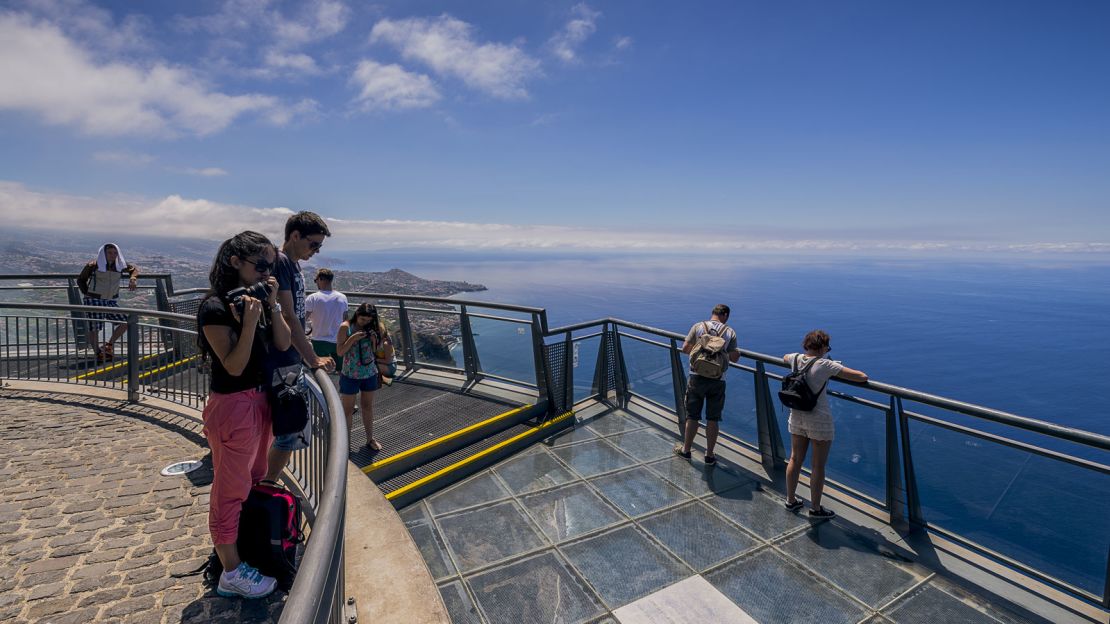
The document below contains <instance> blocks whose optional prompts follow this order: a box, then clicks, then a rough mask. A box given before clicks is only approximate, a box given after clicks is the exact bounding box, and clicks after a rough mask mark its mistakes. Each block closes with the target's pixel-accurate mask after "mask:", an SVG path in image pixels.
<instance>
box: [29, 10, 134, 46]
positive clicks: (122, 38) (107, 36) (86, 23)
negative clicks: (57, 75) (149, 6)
mask: <svg viewBox="0 0 1110 624" xmlns="http://www.w3.org/2000/svg"><path fill="white" fill-rule="evenodd" d="M11 6H12V7H13V8H20V9H21V10H23V11H24V12H25V13H27V14H29V15H32V16H35V17H38V18H41V19H44V20H46V21H49V22H50V23H51V24H54V25H55V26H57V27H58V28H59V29H60V30H61V31H62V32H64V33H66V35H67V36H69V37H70V38H72V39H74V40H76V41H81V42H83V43H84V44H85V45H86V46H88V47H89V48H90V49H92V50H98V51H103V52H107V53H119V52H131V51H148V50H150V49H151V48H152V47H153V44H152V43H151V41H150V38H149V37H148V35H147V31H148V30H149V28H150V26H149V23H148V19H147V18H145V17H141V16H138V15H128V16H125V17H123V18H122V19H121V20H120V21H119V23H116V21H115V20H114V19H113V17H112V13H111V12H110V11H108V10H107V9H102V8H100V7H97V6H94V5H92V4H90V3H88V2H85V1H84V0H16V1H15V2H13V3H11Z"/></svg>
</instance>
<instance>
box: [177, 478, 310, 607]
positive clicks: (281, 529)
mask: <svg viewBox="0 0 1110 624" xmlns="http://www.w3.org/2000/svg"><path fill="white" fill-rule="evenodd" d="M302 541H304V536H303V535H302V534H301V503H300V499H298V498H297V497H296V496H294V495H293V493H292V492H290V491H288V490H286V489H284V488H280V487H274V486H268V485H256V486H254V487H253V488H251V492H250V494H249V495H248V496H247V500H246V501H244V502H243V510H242V512H241V514H240V516H239V537H238V538H237V540H236V542H235V544H236V547H237V548H238V550H239V558H240V559H242V560H243V561H246V562H247V563H248V564H250V565H252V566H254V567H255V568H258V571H259V572H261V573H263V574H265V575H266V576H272V577H274V578H275V579H277V584H278V587H279V588H280V589H281V590H283V591H289V589H290V588H292V587H293V579H294V577H296V575H297V545H298V544H300V543H301V542H302ZM223 571H224V566H223V563H222V562H221V561H220V558H219V557H218V556H217V555H216V550H215V549H212V552H211V553H210V554H209V555H208V560H207V561H205V562H204V563H203V564H201V566H200V567H199V568H197V569H196V570H192V571H189V572H185V573H180V574H172V575H171V576H173V577H174V578H182V577H186V576H195V575H197V574H203V575H204V581H203V583H204V586H205V587H208V588H214V587H216V585H217V584H218V583H219V582H220V575H221V574H223Z"/></svg>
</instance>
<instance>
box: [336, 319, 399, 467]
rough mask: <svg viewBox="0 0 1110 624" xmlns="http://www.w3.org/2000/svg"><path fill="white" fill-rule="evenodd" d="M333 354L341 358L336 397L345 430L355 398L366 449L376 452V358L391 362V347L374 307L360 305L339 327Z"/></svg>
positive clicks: (378, 375)
mask: <svg viewBox="0 0 1110 624" xmlns="http://www.w3.org/2000/svg"><path fill="white" fill-rule="evenodd" d="M336 351H337V352H338V353H339V356H340V357H342V358H343V365H342V366H341V367H340V374H339V398H340V399H341V400H342V401H343V412H344V413H345V414H346V416H347V428H348V430H349V429H350V427H351V420H352V418H353V416H354V410H355V397H356V396H357V397H359V411H361V412H362V426H363V428H364V429H366V446H367V447H368V448H369V449H370V450H371V451H380V450H382V445H381V444H380V443H379V442H378V441H377V440H375V439H374V391H375V390H377V389H378V388H380V387H381V386H382V378H381V373H380V372H379V371H378V359H379V358H383V359H385V358H389V359H392V357H393V345H392V343H391V341H390V340H389V332H387V331H386V329H385V324H384V323H382V320H381V318H379V317H378V308H377V307H375V306H374V304H372V303H363V304H361V305H360V306H358V308H356V309H355V313H354V315H353V316H352V318H351V319H350V320H347V321H344V322H343V324H342V325H340V326H339V332H338V334H337V336H336Z"/></svg>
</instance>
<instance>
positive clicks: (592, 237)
mask: <svg viewBox="0 0 1110 624" xmlns="http://www.w3.org/2000/svg"><path fill="white" fill-rule="evenodd" d="M292 213H293V211H292V210H290V209H288V208H284V207H274V208H258V207H254V206H244V205H239V204H225V203H220V202H214V201H209V200H206V199H189V198H184V197H181V196H180V195H170V196H168V197H165V198H162V199H150V198H142V197H133V196H128V197H120V196H110V197H85V196H79V195H70V194H65V193H57V192H43V191H33V190H30V189H28V188H27V187H25V186H24V185H22V184H20V183H18V182H5V181H0V219H3V220H4V221H5V222H22V221H21V219H22V217H23V216H24V215H27V214H34V215H35V222H34V224H33V225H34V226H35V227H37V228H40V229H47V230H50V229H54V230H62V231H68V230H73V229H74V224H76V223H79V224H81V228H82V229H83V230H85V231H88V232H113V231H116V230H117V228H118V223H119V218H120V215H126V217H127V230H128V232H129V233H132V234H147V235H156V236H167V237H174V238H200V239H207V240H212V239H222V238H226V237H228V236H231V235H233V234H235V233H237V232H241V231H243V230H248V229H250V230H257V231H259V232H264V233H266V234H268V235H270V236H271V237H274V238H277V237H280V236H281V234H282V228H283V227H284V224H285V220H286V218H288V216H289V215H291V214H292ZM324 217H325V218H326V219H327V220H328V222H329V224H330V226H331V229H332V232H333V234H334V236H333V238H332V239H330V240H329V241H328V248H329V249H338V250H341V251H342V250H347V251H354V250H358V251H367V250H376V249H388V248H398V247H412V248H435V249H442V248H445V247H453V248H463V249H484V250H561V251H576V250H577V251H615V252H619V251H626V252H636V251H642V252H648V251H650V252H660V253H662V252H668V253H677V254H683V253H690V250H692V249H700V250H703V251H706V252H713V253H715V254H720V255H727V254H739V253H745V252H844V253H867V252H875V253H889V254H893V253H955V252H1001V253H1022V254H1041V253H1072V254H1110V243H1106V242H1067V241H1065V242H1045V243H1038V242H1033V243H994V242H991V243H978V242H975V241H959V242H952V241H920V240H918V241H913V240H903V241H899V240H871V241H869V240H827V239H805V238H799V239H786V238H774V237H770V236H768V237H760V236H758V235H757V234H752V235H751V237H749V238H741V237H739V236H735V235H731V234H729V233H727V232H721V231H720V230H719V229H718V230H713V231H696V230H692V229H691V230H683V231H676V230H674V229H673V228H666V229H659V230H651V229H645V228H624V229H622V231H621V233H620V235H619V236H614V234H613V230H611V229H605V228H588V227H572V226H563V225H543V224H539V225H518V224H506V223H469V222H462V221H422V220H415V219H413V220H401V219H383V220H373V221H371V220H353V219H336V218H328V217H327V215H326V213H324Z"/></svg>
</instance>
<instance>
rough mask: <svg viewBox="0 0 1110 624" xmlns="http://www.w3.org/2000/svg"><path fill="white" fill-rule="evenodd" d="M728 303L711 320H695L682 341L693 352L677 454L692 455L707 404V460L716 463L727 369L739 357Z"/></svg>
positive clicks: (683, 346)
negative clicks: (703, 406) (730, 321)
mask: <svg viewBox="0 0 1110 624" xmlns="http://www.w3.org/2000/svg"><path fill="white" fill-rule="evenodd" d="M729 312H730V310H729V307H728V306H727V305H725V304H723V303H720V304H717V305H716V306H714V307H713V315H712V316H711V317H710V318H709V320H708V321H702V322H700V323H695V324H694V326H693V327H691V328H690V333H689V334H687V335H686V341H685V342H683V343H682V352H683V353H686V354H689V356H690V378H689V379H688V380H687V384H686V425H685V427H686V428H685V430H684V434H685V436H684V438H683V440H682V444H681V445H680V446H675V447H674V453H675V455H678V456H679V457H683V458H685V459H690V447H691V446H693V444H694V437H695V436H697V434H698V425H699V424H700V423H701V408H702V404H703V403H704V404H705V421H706V422H705V463H706V465H709V466H712V465H713V464H716V463H717V457H716V456H715V455H714V454H713V447H715V446H716V445H717V434H718V432H719V431H720V424H721V413H722V412H723V411H724V409H725V372H726V371H728V365H729V363H730V362H736V361H738V360H739V359H740V349H739V347H737V346H736V332H735V331H733V330H732V328H731V327H729V326H728V325H726V324H725V323H727V322H728V315H729Z"/></svg>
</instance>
